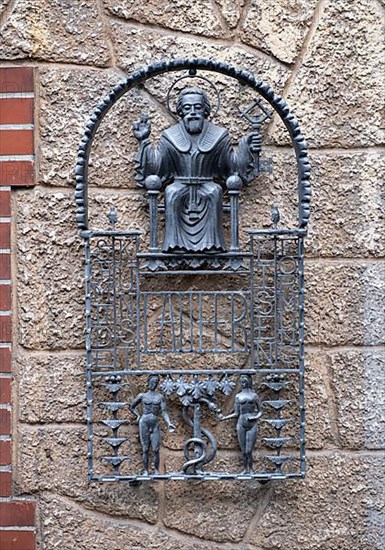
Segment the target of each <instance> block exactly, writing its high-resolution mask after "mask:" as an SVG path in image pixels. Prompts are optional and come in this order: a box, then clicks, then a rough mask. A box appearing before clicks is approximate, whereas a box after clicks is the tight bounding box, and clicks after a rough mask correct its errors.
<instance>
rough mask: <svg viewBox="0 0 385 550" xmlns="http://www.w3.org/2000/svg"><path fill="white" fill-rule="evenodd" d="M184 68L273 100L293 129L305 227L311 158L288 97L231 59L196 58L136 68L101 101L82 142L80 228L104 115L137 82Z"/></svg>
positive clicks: (78, 169)
mask: <svg viewBox="0 0 385 550" xmlns="http://www.w3.org/2000/svg"><path fill="white" fill-rule="evenodd" d="M184 69H192V70H198V69H199V70H206V71H213V72H217V73H221V74H224V75H226V76H229V77H231V78H234V79H236V80H238V81H239V82H240V83H242V84H245V85H247V86H250V87H251V88H252V89H254V90H255V91H256V92H258V94H260V95H261V96H262V97H263V98H264V99H265V100H266V101H267V102H268V103H270V105H271V106H272V107H273V109H274V110H275V111H276V112H277V113H278V115H279V116H280V117H281V119H282V121H283V123H284V124H285V126H286V128H287V130H288V132H289V135H290V138H291V141H292V144H293V148H294V150H295V154H296V158H297V169H298V197H299V216H298V227H299V228H305V227H306V226H307V223H308V221H309V217H310V198H311V185H310V162H309V157H308V153H307V144H306V141H305V138H304V137H303V135H302V133H301V130H300V127H299V124H298V121H297V119H296V117H295V116H294V115H293V114H292V113H291V111H290V109H289V107H288V105H287V103H286V101H285V99H284V98H283V97H281V96H279V95H277V94H276V93H275V92H274V90H273V89H272V88H271V87H270V86H269V85H268V84H266V83H265V82H262V81H261V80H259V79H258V78H256V77H255V76H254V75H253V74H252V73H250V72H248V71H245V70H242V69H236V68H235V67H232V66H231V65H228V64H227V63H222V62H218V61H212V60H209V59H202V58H193V59H175V60H169V61H158V62H156V63H153V64H151V65H148V66H147V67H143V68H140V69H138V70H136V71H134V72H133V73H132V74H131V75H130V76H129V77H128V78H127V79H126V80H125V81H123V82H121V83H120V84H118V85H117V86H115V88H114V89H113V90H112V91H111V92H110V93H109V94H108V95H107V96H106V97H105V98H104V99H103V100H102V101H101V102H100V103H99V104H98V105H97V107H96V108H95V110H94V112H93V114H92V115H91V117H90V120H89V121H88V123H87V124H86V129H85V132H84V136H83V138H82V140H81V142H80V145H79V150H78V158H77V163H76V169H75V177H76V194H75V196H76V203H77V213H76V221H77V225H78V227H79V229H81V230H86V229H88V201H87V194H88V189H87V186H88V160H89V156H90V152H91V147H92V142H93V139H94V137H95V134H96V132H97V130H98V128H99V125H100V124H101V122H102V120H103V118H104V117H105V115H106V114H107V113H108V111H109V110H110V109H111V108H112V107H113V106H114V105H115V103H116V102H117V101H118V100H119V99H120V98H121V97H122V96H123V95H124V94H126V93H127V92H128V91H129V90H131V89H132V88H133V87H134V86H136V85H138V84H142V83H144V82H146V80H148V79H150V78H152V77H154V76H159V75H161V74H163V73H167V72H172V71H180V70H184Z"/></svg>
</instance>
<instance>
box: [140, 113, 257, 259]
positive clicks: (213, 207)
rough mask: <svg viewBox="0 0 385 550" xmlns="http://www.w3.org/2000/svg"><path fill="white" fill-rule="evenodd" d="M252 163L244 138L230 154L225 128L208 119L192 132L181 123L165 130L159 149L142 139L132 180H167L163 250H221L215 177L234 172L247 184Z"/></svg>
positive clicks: (219, 193) (222, 178)
mask: <svg viewBox="0 0 385 550" xmlns="http://www.w3.org/2000/svg"><path fill="white" fill-rule="evenodd" d="M245 161H246V162H245ZM240 167H243V169H242V172H243V174H242V173H240ZM253 167H254V164H253V157H252V155H251V154H250V152H249V147H248V145H247V142H246V140H245V138H242V139H241V140H240V144H239V147H238V151H237V152H236V153H235V152H234V150H233V148H232V146H231V140H230V136H229V134H228V132H227V130H225V129H223V128H220V127H218V126H215V125H214V124H212V123H211V122H209V121H207V120H206V121H205V122H204V126H203V130H202V132H201V133H200V134H198V135H196V136H192V135H190V134H189V133H188V132H187V130H186V129H185V127H184V124H183V122H180V123H179V124H176V125H175V126H172V127H171V128H169V129H167V130H165V131H164V132H163V134H162V136H161V138H160V142H159V147H158V149H154V148H153V146H152V144H151V142H150V140H149V139H147V140H144V141H143V142H142V143H141V148H140V150H139V152H138V155H137V157H136V181H137V183H138V185H139V186H143V185H144V180H145V178H146V177H147V176H148V175H154V174H156V175H158V176H159V177H160V178H161V179H162V181H163V182H164V183H165V184H166V189H165V215H166V224H165V225H166V228H165V236H164V242H163V250H164V251H167V252H174V251H175V252H177V251H187V252H202V251H225V250H226V243H225V238H224V233H223V224H222V211H223V207H222V187H221V185H220V184H219V183H218V182H224V181H225V180H226V178H227V177H228V176H230V175H232V174H235V173H238V174H239V175H240V176H241V177H242V179H243V180H244V182H245V183H246V182H248V181H249V180H250V179H252V175H251V173H252V171H253ZM250 175H251V178H250ZM168 182H170V183H168Z"/></svg>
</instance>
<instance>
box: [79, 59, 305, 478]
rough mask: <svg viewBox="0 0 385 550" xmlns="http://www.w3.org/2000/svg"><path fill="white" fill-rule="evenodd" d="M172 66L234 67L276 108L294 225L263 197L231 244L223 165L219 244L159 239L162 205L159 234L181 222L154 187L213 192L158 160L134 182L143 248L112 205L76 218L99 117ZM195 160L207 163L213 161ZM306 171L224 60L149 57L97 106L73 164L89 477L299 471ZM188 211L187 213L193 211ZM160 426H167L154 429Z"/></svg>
mask: <svg viewBox="0 0 385 550" xmlns="http://www.w3.org/2000/svg"><path fill="white" fill-rule="evenodd" d="M178 71H179V72H183V71H188V75H190V76H192V77H193V76H195V75H197V73H198V71H199V75H200V74H201V73H202V74H206V72H214V73H220V74H222V75H225V76H227V77H230V78H232V79H235V80H236V81H238V82H239V83H241V84H243V85H245V86H247V87H248V88H250V89H251V90H253V92H255V93H256V94H257V95H258V97H260V98H262V99H263V100H264V101H266V102H267V103H268V104H269V105H270V107H271V108H272V109H273V110H274V111H275V112H276V113H277V114H278V115H279V117H280V118H281V120H282V121H283V123H284V125H285V127H286V129H287V131H288V133H289V135H290V138H291V142H292V146H293V149H294V151H295V155H296V165H297V172H298V223H297V226H296V227H295V228H292V229H290V228H280V227H278V223H279V218H280V215H279V211H278V209H276V211H275V212H272V223H273V226H272V227H271V228H270V229H260V228H252V229H249V230H247V234H248V239H249V244H248V246H247V248H246V249H242V248H241V247H240V246H239V242H238V225H239V218H238V198H239V194H240V190H241V187H242V181H241V180H242V177H241V175H240V174H239V173H238V172H234V174H232V175H230V176H229V177H227V176H226V177H227V179H226V178H225V180H224V181H225V182H226V186H227V191H228V195H229V197H230V203H229V206H228V211H229V212H230V228H231V245H230V246H229V248H228V249H227V248H224V247H222V249H221V248H220V247H219V246H218V248H217V249H215V250H214V251H213V250H211V249H210V250H208V248H207V246H208V245H207V242H206V241H207V238H206V241H205V240H204V241H203V244H204V245H205V246H206V248H204V246H203V245H202V246H203V248H202V250H199V251H196V250H195V249H194V248H193V247H192V248H189V246H188V245H186V247H185V249H184V248H183V246H182V245H180V246H179V247H178V246H176V247H175V246H174V245H172V246H171V245H170V247H169V248H167V247H166V246H165V245H163V248H161V247H160V246H159V242H158V226H159V225H160V224H161V223H162V222H161V219H162V215H160V213H162V212H166V214H165V219H166V221H165V223H166V230H165V234H167V232H169V233H170V234H171V232H172V230H173V229H174V225H175V224H181V227H182V225H183V224H182V222H184V221H185V220H182V222H181V220H180V219H179V218H178V216H182V214H180V215H179V214H178V212H179V210H178V208H179V207H178V208H176V210H175V211H176V213H174V214H173V215H172V216H171V217H170V214H169V212H170V211H171V208H172V207H171V204H172V200H174V198H172V197H173V195H172V194H171V193H169V194H168V195H167V187H172V185H174V186H175V185H176V184H178V185H179V187H178V189H179V191H177V192H174V195H175V196H177V200H179V199H178V193H179V198H180V197H181V196H182V195H183V197H185V196H187V194H188V193H189V195H188V196H189V197H190V198H189V199H188V200H190V202H191V201H192V200H193V199H194V197H195V199H194V200H196V197H197V195H198V197H200V198H199V200H200V201H201V202H202V201H203V202H205V201H206V202H207V204H209V205H211V206H212V204H214V205H215V201H218V200H220V201H221V199H218V196H220V195H216V197H217V198H214V199H212V198H211V195H210V198H207V197H208V196H209V194H208V192H207V190H208V189H210V190H212V188H213V185H214V186H215V185H217V186H218V184H217V183H213V181H214V180H213V178H212V177H211V176H210V175H208V174H204V175H202V174H193V175H191V174H190V175H188V176H186V174H184V173H182V174H179V175H178V176H175V178H174V179H172V178H171V179H170V178H169V179H167V177H162V178H161V177H160V171H159V173H154V174H152V175H151V174H150V175H148V174H146V178H145V180H144V183H143V186H144V187H145V188H146V191H147V195H146V196H147V198H148V204H149V217H150V239H151V242H150V246H149V247H147V248H145V247H144V248H143V245H142V244H141V232H140V231H128V230H127V231H124V230H116V229H115V222H116V212H115V211H114V209H112V210H111V211H110V213H109V219H110V222H111V229H109V230H100V229H98V228H91V227H89V221H88V161H89V156H90V152H91V148H92V143H93V139H94V137H95V134H96V132H97V130H98V127H99V125H100V124H101V123H102V121H103V118H104V116H105V115H106V114H107V113H108V111H109V110H110V109H111V108H112V107H113V106H114V105H115V103H116V102H117V101H118V100H119V99H120V98H121V97H122V96H123V95H124V94H126V93H127V92H129V91H130V90H132V89H133V88H135V87H137V86H142V85H143V84H144V83H145V82H146V81H147V80H149V79H151V78H153V77H156V76H159V75H162V74H164V73H170V72H178ZM183 78H184V76H183V77H182V79H183ZM202 78H203V80H205V77H202ZM167 100H168V98H167ZM255 106H256V107H257V108H259V109H260V110H261V111H262V116H261V117H259V119H257V118H254V119H253V118H252V115H251V114H250V113H249V110H247V111H245V113H243V114H244V116H245V118H247V119H248V120H249V122H250V121H251V122H252V121H253V120H254V125H253V128H254V134H253V135H254V136H255V135H257V133H258V132H259V130H260V126H261V124H262V122H263V121H265V120H266V119H268V118H270V116H271V113H269V112H268V111H267V110H266V108H265V107H262V106H261V104H260V103H259V100H256V101H255V103H254V104H253V105H252V108H254V107H255ZM133 122H134V121H133ZM179 124H182V122H180V123H179ZM176 126H177V125H176ZM178 131H179V130H178ZM180 131H182V130H180ZM183 131H184V130H183ZM173 132H174V133H175V132H176V130H173ZM217 132H219V130H217ZM170 135H171V134H170ZM223 135H224V134H223V133H222V134H221V136H223ZM137 139H139V138H137ZM140 139H141V140H142V142H140V147H141V151H142V153H141V154H142V157H143V155H144V157H145V154H147V155H148V154H150V153H148V152H147V153H144V152H143V151H145V147H147V145H146V139H147V141H148V138H146V139H142V138H140ZM250 139H251V138H250ZM253 139H255V140H256V143H259V142H258V140H257V138H255V137H254V138H253ZM246 141H247V140H246ZM246 141H245V143H246ZM249 142H250V143H251V141H250V140H249ZM249 142H247V143H249ZM214 145H215V146H217V145H216V144H214ZM214 145H213V147H214ZM151 147H152V146H151ZM170 147H171V146H170ZM239 148H240V146H239ZM257 148H258V147H257ZM250 150H251V148H250ZM132 154H133V155H134V154H135V152H134V151H133V153H132ZM170 154H171V153H170ZM172 154H175V151H174V152H173V153H172ZM178 155H179V156H180V157H181V156H182V153H180V154H179V153H178ZM144 157H143V158H144ZM239 158H240V159H241V160H242V158H243V157H242V156H241V155H240V154H239ZM238 164H241V162H240V161H239V162H238ZM208 166H209V167H211V168H212V169H213V170H214V168H215V167H213V166H214V165H213V163H211V164H210V163H209V164H208ZM259 166H260V165H259V158H258V167H259ZM168 167H169V166H168V165H167V162H166V163H165V169H166V170H167V168H168ZM258 169H259V168H258ZM255 175H258V174H257V171H255ZM309 180H310V164H309V160H308V154H307V146H306V142H305V140H304V138H303V136H302V134H301V131H300V128H299V125H298V122H297V120H296V118H295V117H294V115H293V114H292V113H291V112H290V110H289V108H288V106H287V104H286V101H285V100H284V99H283V98H282V97H280V96H278V95H277V94H275V93H274V91H273V90H272V89H271V88H270V87H269V86H268V85H267V84H266V83H263V82H262V81H260V80H259V79H257V78H256V77H255V76H254V75H252V74H251V73H249V72H247V71H244V70H239V69H236V68H234V67H231V66H230V65H227V64H225V63H221V62H215V61H211V60H207V59H176V60H170V61H164V62H156V63H154V64H152V65H149V66H148V67H145V68H140V69H138V70H137V71H135V72H133V73H132V74H131V75H130V76H129V77H128V78H127V79H126V80H125V81H124V82H122V83H120V84H119V85H117V86H116V87H115V88H114V89H113V90H112V91H111V92H110V94H108V96H107V97H106V98H105V99H104V100H102V101H101V102H100V103H99V104H98V105H97V107H96V109H95V111H94V113H93V114H92V116H91V118H90V120H89V122H88V123H87V125H86V130H85V133H84V137H83V139H82V141H81V144H80V146H79V151H78V160H77V165H76V203H77V214H76V222H77V225H78V228H79V229H80V234H81V237H82V239H83V242H84V249H85V293H86V299H85V302H86V304H85V319H86V332H85V334H86V336H85V339H86V361H87V374H86V376H87V426H88V476H89V479H90V480H91V481H99V482H101V481H109V482H112V481H129V482H132V483H137V482H142V481H154V480H172V479H178V480H189V479H202V480H221V479H234V480H250V479H257V480H259V481H261V482H265V481H269V480H278V479H287V478H302V477H304V475H305V407H304V276H303V264H304V238H305V236H306V234H307V223H308V220H309V216H310V196H311V189H310V181H309ZM170 182H171V185H170ZM204 186H206V187H204ZM210 186H211V187H210ZM210 192H211V191H210ZM186 193H187V194H186ZM162 196H164V207H162V208H163V210H162V208H161V207H160V203H159V199H160V198H161V197H162ZM170 197H171V198H170ZM191 197H193V199H192V198H191ZM202 197H203V199H202ZM183 200H185V199H183ZM186 200H187V199H186ZM210 201H214V203H213V202H211V203H210ZM198 202H199V201H198ZM176 204H178V203H176ZM220 204H221V205H222V203H221V202H220ZM189 215H190V214H189ZM194 215H195V216H196V217H197V218H198V222H200V221H201V220H199V216H202V214H200V213H199V212H198V214H197V213H196V212H194ZM221 215H222V214H221V213H220V216H221ZM167 216H168V218H167ZM186 216H187V214H186ZM167 219H168V221H167ZM191 219H193V218H191ZM170 220H171V221H170ZM219 220H221V217H220V218H219ZM167 223H168V224H170V227H168V228H167ZM194 223H195V222H194ZM220 223H221V222H220V221H219V222H218V223H217V226H218V225H220ZM183 227H185V226H183ZM173 246H174V248H173ZM186 357H187V360H186ZM218 365H219V366H218ZM167 427H168V430H169V432H170V433H169V435H166V434H165V433H163V434H162V431H163V432H164V431H165V428H167ZM229 440H230V441H231V444H230V445H229V443H228V441H229Z"/></svg>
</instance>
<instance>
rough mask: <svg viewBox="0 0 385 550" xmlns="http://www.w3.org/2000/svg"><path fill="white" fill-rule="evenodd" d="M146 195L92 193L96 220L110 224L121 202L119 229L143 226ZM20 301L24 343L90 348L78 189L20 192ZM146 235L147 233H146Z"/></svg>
mask: <svg viewBox="0 0 385 550" xmlns="http://www.w3.org/2000/svg"><path fill="white" fill-rule="evenodd" d="M143 200H144V199H143V197H142V196H141V195H135V194H131V195H130V198H129V200H127V198H126V197H125V196H124V195H120V194H119V195H112V194H109V193H102V192H99V191H97V190H96V191H95V192H93V193H90V211H91V213H92V215H91V219H90V223H91V226H92V227H93V228H99V229H103V228H104V229H106V228H108V226H109V224H108V218H107V214H108V212H109V210H110V208H111V206H112V205H115V207H116V209H117V212H118V216H119V222H118V225H117V229H119V228H122V229H133V228H138V227H143V228H144V230H145V233H146V231H147V229H146V228H147V224H146V221H145V219H144V218H145V216H146V210H145V209H143V208H142V204H143ZM17 223H18V238H17V250H18V262H19V271H18V303H19V315H20V316H19V338H20V343H21V344H22V345H23V346H25V347H26V348H30V349H66V348H69V349H74V348H79V347H81V348H82V347H83V346H84V336H83V334H84V266H83V262H84V259H83V251H82V242H81V239H80V237H79V236H78V234H77V228H76V224H75V201H74V197H73V194H72V193H69V192H66V193H64V192H51V191H50V190H49V189H45V190H42V189H38V188H36V189H35V190H33V191H19V192H18V217H17ZM144 238H145V237H144Z"/></svg>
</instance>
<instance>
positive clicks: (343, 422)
mask: <svg viewBox="0 0 385 550" xmlns="http://www.w3.org/2000/svg"><path fill="white" fill-rule="evenodd" d="M324 361H325V364H326V366H327V368H328V370H329V373H330V377H331V383H332V387H333V391H334V395H335V407H336V413H337V429H338V438H339V442H340V445H342V446H343V447H348V448H349V449H362V448H366V449H384V447H385V353H384V352H383V351H377V350H373V351H372V350H370V348H366V350H365V351H353V350H351V351H346V352H336V353H332V352H329V353H327V354H326V356H325V359H324Z"/></svg>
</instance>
